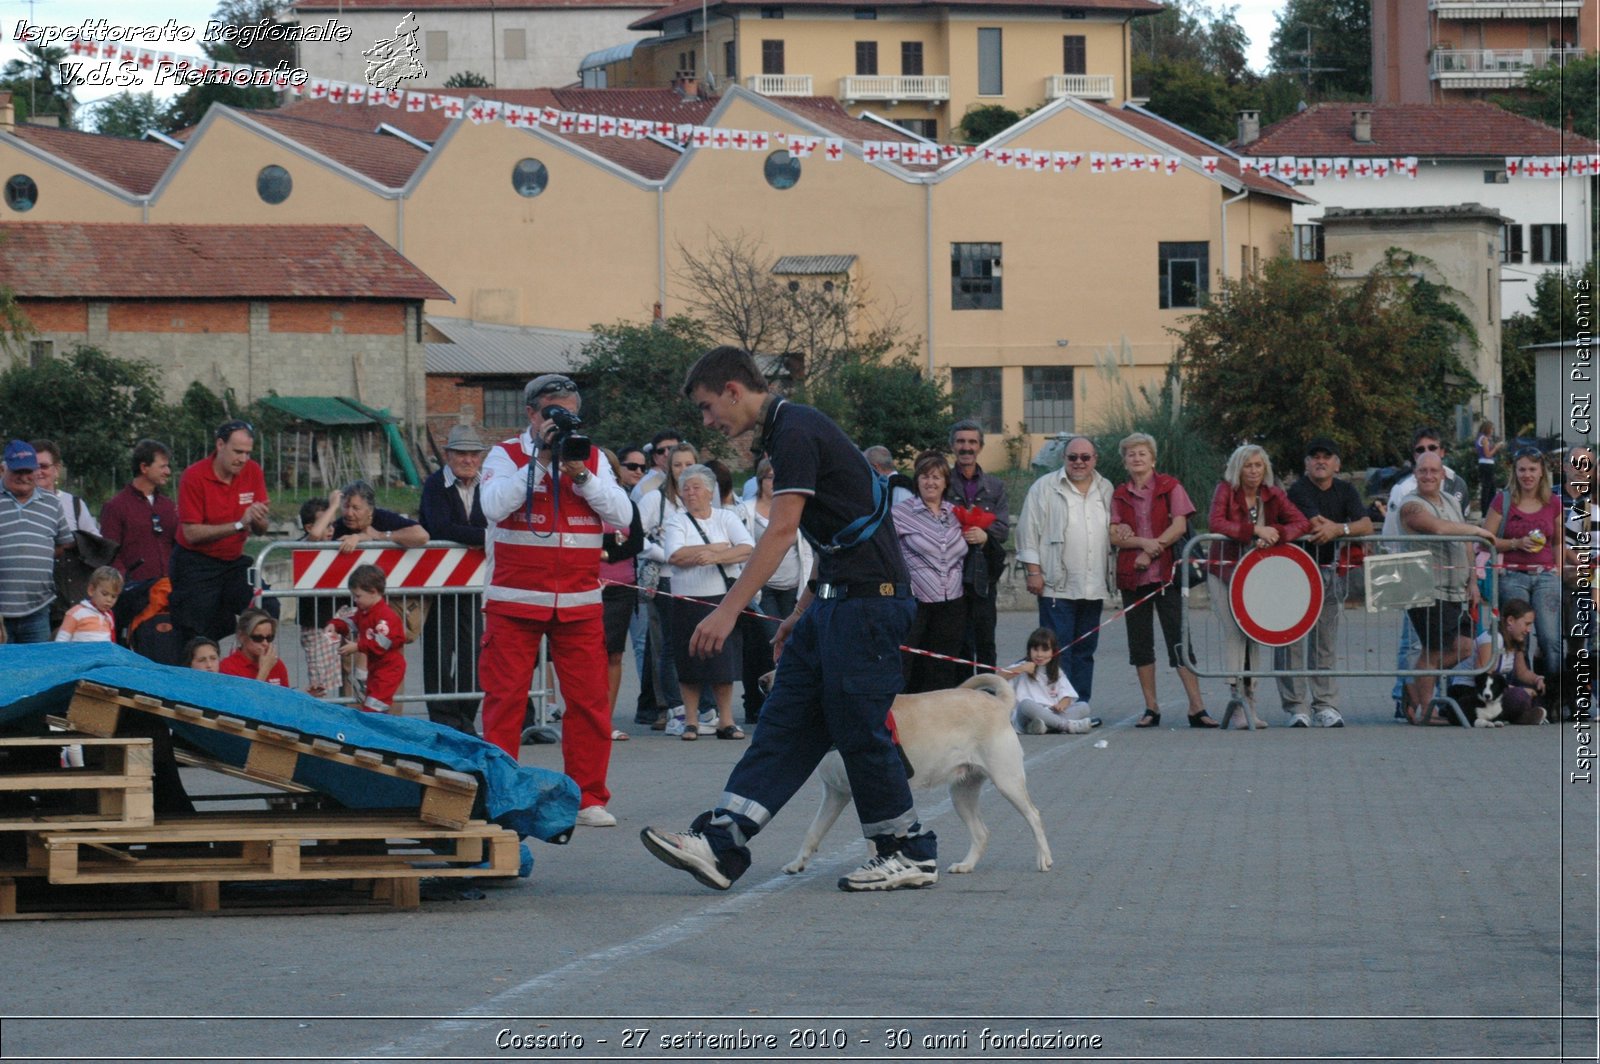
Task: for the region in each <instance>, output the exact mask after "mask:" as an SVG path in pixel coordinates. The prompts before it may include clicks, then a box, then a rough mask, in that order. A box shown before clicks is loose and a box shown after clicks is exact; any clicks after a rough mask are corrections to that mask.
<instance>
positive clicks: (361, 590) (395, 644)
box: [328, 565, 406, 713]
mask: <svg viewBox="0 0 1600 1064" xmlns="http://www.w3.org/2000/svg"><path fill="white" fill-rule="evenodd" d="M347 586H348V587H349V588H350V597H351V598H352V599H354V600H355V604H356V613H355V616H354V617H338V618H335V619H334V621H333V623H332V624H330V625H328V628H329V630H330V631H334V632H338V633H339V634H341V635H344V636H346V637H347V638H349V639H352V640H354V641H353V642H347V643H345V644H344V646H342V647H340V648H339V653H341V654H355V653H361V654H365V655H366V656H367V689H366V695H365V697H364V698H363V699H362V701H361V704H360V706H358V707H357V708H359V709H360V710H362V711H363V712H365V713H398V712H399V709H398V707H396V706H395V705H394V696H395V695H396V694H397V693H398V692H399V690H400V684H401V683H402V682H404V680H405V678H406V626H405V622H404V621H402V620H401V619H400V615H399V614H398V613H396V612H395V611H394V608H393V607H391V606H390V605H389V604H388V603H387V602H385V601H384V598H383V595H384V592H385V591H386V590H387V589H388V582H387V581H386V580H385V578H384V575H383V570H382V569H379V568H378V567H377V566H376V565H358V566H356V567H355V569H353V570H352V571H351V573H350V580H349V583H348V585H347Z"/></svg>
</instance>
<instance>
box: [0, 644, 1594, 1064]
mask: <svg viewBox="0 0 1600 1064" xmlns="http://www.w3.org/2000/svg"><path fill="white" fill-rule="evenodd" d="M1346 616H1347V617H1348V616H1350V614H1349V613H1347V614H1346ZM1197 620H1198V621H1199V622H1200V623H1201V625H1202V626H1204V625H1205V624H1207V623H1209V622H1208V621H1206V620H1205V619H1204V618H1202V617H1197ZM1380 620H1382V618H1380ZM1365 621H1366V619H1362V623H1354V622H1353V623H1352V625H1351V631H1352V633H1353V637H1354V640H1355V642H1356V643H1361V644H1365V645H1363V646H1359V647H1358V646H1354V645H1352V647H1351V652H1352V654H1358V655H1360V656H1361V657H1362V660H1369V661H1383V660H1387V659H1386V658H1385V655H1386V654H1392V649H1390V647H1391V646H1392V643H1391V642H1389V640H1391V639H1392V636H1391V635H1389V634H1388V633H1389V632H1390V628H1389V623H1390V622H1388V621H1384V622H1383V623H1371V624H1367V623H1365ZM1034 624H1035V618H1034V617H1033V616H1032V615H1031V614H1025V613H1006V614H1002V615H1001V619H1000V629H999V635H998V642H999V645H1000V647H1001V649H1002V654H1004V653H1006V652H1008V651H1012V650H1014V651H1015V652H1016V653H1017V654H1018V655H1019V656H1020V652H1021V648H1022V647H1023V645H1024V643H1025V640H1026V637H1027V633H1028V632H1029V631H1030V630H1031V629H1032V628H1033V627H1034ZM1197 643H1199V644H1200V645H1202V646H1204V645H1205V644H1204V640H1203V638H1202V639H1197ZM1096 660H1097V670H1096V691H1095V698H1094V706H1095V712H1096V714H1097V715H1099V716H1102V717H1103V718H1105V721H1106V724H1105V726H1104V727H1103V728H1101V729H1098V730H1096V731H1095V732H1093V733H1091V734H1089V735H1084V736H1064V735H1052V736H1037V737H1035V736H1027V737H1024V738H1023V740H1022V742H1023V745H1024V750H1025V753H1026V755H1027V770H1028V787H1029V791H1030V792H1031V794H1032V797H1033V799H1034V802H1035V803H1036V804H1037V805H1038V806H1039V808H1040V809H1041V811H1042V813H1043V816H1044V821H1045V827H1046V830H1047V832H1048V834H1049V837H1050V842H1051V847H1052V849H1053V851H1054V856H1055V867H1054V869H1053V870H1052V871H1050V872H1049V873H1045V874H1041V873H1039V872H1038V871H1036V870H1035V869H1034V860H1033V847H1032V843H1031V840H1030V838H1029V835H1028V832H1027V830H1026V827H1025V825H1024V824H1023V822H1022V820H1021V818H1020V817H1019V816H1017V815H1016V814H1015V812H1014V811H1013V810H1012V809H1011V808H1010V806H1009V805H1007V804H1006V803H1005V802H1004V800H1003V799H1001V798H1000V797H999V796H998V795H997V794H995V793H994V791H993V789H992V788H986V789H985V792H984V796H983V799H982V812H983V815H984V817H985V820H986V821H987V823H988V824H989V826H990V828H991V829H992V832H993V836H992V838H991V841H990V845H989V850H988V853H987V854H986V855H985V857H984V859H983V860H982V861H981V862H980V863H979V865H978V867H977V869H976V870H975V871H974V872H973V873H972V874H970V875H964V876H954V875H948V874H946V875H942V876H941V878H940V880H939V883H938V884H937V886H935V887H934V888H932V889H929V890H920V891H902V892H897V893H892V894H887V895H846V894H843V893H841V892H840V891H839V890H838V889H837V888H836V886H835V881H836V879H837V878H838V877H839V876H840V875H841V874H842V873H844V872H846V871H849V870H850V869H851V868H853V867H855V866H856V865H857V864H859V863H860V862H861V861H862V860H863V859H864V857H865V855H866V849H865V846H864V844H863V842H862V841H861V839H860V838H859V834H858V832H857V825H856V824H855V822H854V820H853V817H852V814H851V813H849V812H847V813H846V814H845V816H844V817H842V818H841V820H840V822H839V824H837V825H836V826H835V828H834V830H833V831H832V833H830V835H829V836H828V837H827V839H826V840H825V841H824V843H823V848H822V850H821V852H819V854H818V855H817V857H816V859H815V860H814V861H813V863H812V865H811V867H810V868H809V869H808V870H807V871H806V872H805V873H804V874H802V875H799V876H786V875H784V874H783V872H782V871H781V866H782V865H783V864H784V863H785V862H787V861H788V860H790V859H791V858H792V857H793V856H794V854H795V852H796V851H797V849H798V847H799V843H800V840H801V838H802V837H803V835H804V833H805V829H806V827H807V826H808V825H809V823H810V820H811V816H812V813H813V812H814V810H815V806H816V803H817V801H818V797H819V794H820V788H819V787H818V785H817V784H816V783H815V782H814V781H813V782H812V783H809V784H808V785H807V786H806V788H805V789H804V790H802V792H801V793H800V794H799V795H798V796H797V797H796V799H795V800H794V802H793V803H792V804H791V806H790V807H789V808H787V809H785V810H784V811H783V812H782V813H781V814H780V815H779V816H778V817H777V818H776V820H775V821H774V822H773V823H772V825H771V826H770V827H769V828H768V830H767V831H765V832H763V833H762V835H761V836H760V837H759V838H758V839H757V840H756V841H755V844H754V849H755V855H756V860H755V864H754V866H753V867H752V868H751V870H750V872H749V873H748V874H747V875H746V876H745V877H744V878H743V879H742V880H741V881H740V882H738V883H737V884H735V886H734V889H733V890H731V891H728V892H725V893H723V892H716V891H711V890H707V889H706V888H704V887H701V886H699V885H698V884H696V883H695V882H694V881H693V880H692V879H691V878H690V877H689V876H687V875H685V874H683V873H681V872H677V871H674V870H672V869H670V868H668V867H666V866H665V865H662V864H661V863H659V862H658V861H656V860H655V859H654V858H652V857H650V856H649V855H648V854H647V853H646V852H645V850H644V849H643V847H642V846H641V844H640V842H639V839H638V833H639V830H640V829H641V828H642V827H644V826H645V825H649V824H656V825H662V826H667V827H678V826H683V825H686V824H687V823H688V821H689V819H690V818H691V817H692V816H693V815H694V814H695V813H697V812H699V811H700V810H701V809H704V808H706V807H708V806H709V805H710V804H711V803H712V802H713V801H714V800H715V798H716V796H717V795H718V794H719V793H720V789H721V786H722V783H723V780H724V778H725V776H726V774H727V772H728V770H729V769H730V768H731V766H732V765H733V763H734V761H735V760H736V759H737V758H738V756H739V754H740V753H741V752H742V750H743V749H744V746H745V744H744V743H741V742H722V741H717V740H715V739H712V738H709V737H708V738H704V739H702V740H701V741H699V742H696V743H686V742H682V741H680V740H677V739H669V738H666V737H664V736H663V735H662V734H661V733H659V732H657V733H652V732H650V731H649V730H648V729H647V728H641V727H638V726H635V725H634V724H633V723H632V717H633V714H632V706H633V691H634V690H635V686H634V681H633V677H632V671H633V670H632V667H631V665H630V666H628V668H627V670H626V671H627V680H626V682H625V685H624V691H623V694H622V697H621V699H620V701H619V710H618V713H617V724H618V726H619V727H621V728H623V729H624V730H626V731H628V732H630V733H631V735H632V738H631V740H630V741H628V742H626V743H618V744H616V745H615V747H614V753H613V759H612V765H611V774H610V781H611V787H612V790H613V792H614V795H615V797H614V799H613V802H612V805H611V809H612V811H613V812H614V813H615V814H616V815H617V817H618V818H619V820H620V822H621V823H620V824H619V826H618V827H615V828H608V829H582V828H580V829H578V831H577V833H576V835H575V836H574V838H573V840H572V841H571V843H570V844H568V845H566V846H559V847H558V846H550V845H544V844H540V843H534V844H532V845H533V849H534V854H535V857H536V862H537V863H536V865H535V868H534V871H533V875H532V877H531V878H530V879H527V880H522V881H516V882H515V883H514V884H511V885H504V884H498V885H496V884H469V885H467V886H466V887H465V888H464V887H463V884H462V883H461V882H460V881H454V880H439V881H432V882H430V883H428V884H425V886H424V891H423V898H424V900H423V904H422V907H421V908H420V909H419V910H417V911H414V912H406V913H359V914H352V915H293V916H258V917H237V918H225V919H224V918H201V917H188V918H177V919H160V920H154V919H152V920H90V921H51V922H18V923H8V924H4V925H0V927H3V930H0V943H3V945H4V951H3V956H4V957H6V958H7V963H5V964H4V965H3V966H0V1003H3V1004H0V1012H3V1013H4V1015H5V1017H6V1019H5V1020H4V1021H3V1027H0V1059H8V1060H9V1059H18V1060H21V1059H67V1058H71V1059H80V1060H118V1061H121V1060H133V1059H142V1060H193V1059H218V1058H226V1059H237V1060H267V1059H292V1060H382V1059H410V1060H491V1059H495V1060H498V1059H507V1058H513V1057H518V1056H532V1057H542V1058H545V1059H566V1060H579V1059H582V1060H602V1059H605V1060H610V1059H633V1060H661V1061H669V1060H670V1061H690V1060H740V1061H758V1060H797V1059H805V1060H825V1059H826V1060H841V1059H851V1060H867V1059H874V1060H890V1059H892V1060H946V1059H948V1060H956V1059H983V1060H1030V1061H1031V1060H1066V1059H1106V1060H1155V1059H1159V1060H1230V1061H1231V1060H1305V1059H1362V1060H1402V1059H1403V1060H1424V1059H1425V1060H1444V1059H1452V1060H1497V1061H1498V1060H1568V1059H1571V1060H1593V1059H1595V1054H1596V1037H1595V1032H1596V999H1597V995H1596V970H1597V969H1596V960H1597V950H1596V935H1597V928H1600V924H1597V908H1596V892H1597V883H1600V880H1597V875H1596V873H1597V861H1596V832H1597V824H1600V819H1597V804H1596V795H1597V792H1596V789H1595V785H1594V783H1593V781H1592V777H1591V778H1590V779H1589V780H1587V781H1585V780H1582V779H1577V780H1575V779H1574V773H1581V772H1582V771H1584V770H1583V769H1582V768H1580V757H1581V756H1582V754H1581V752H1580V743H1581V742H1586V741H1587V740H1586V739H1584V736H1583V734H1582V733H1580V732H1579V731H1577V730H1575V729H1574V727H1573V726H1572V725H1570V724H1569V725H1564V726H1547V727H1536V728H1535V727H1523V728H1503V729H1494V730H1476V729H1475V730H1467V731H1463V730H1461V729H1455V728H1417V727H1409V726H1405V725H1403V724H1397V723H1395V722H1394V721H1393V719H1392V712H1393V707H1392V703H1391V701H1390V698H1389V683H1388V682H1387V681H1384V680H1380V679H1360V680H1345V681H1344V682H1343V699H1342V700H1343V706H1344V713H1345V719H1346V721H1347V727H1345V728H1342V729H1337V730H1331V729H1310V730H1301V729H1289V728H1287V727H1284V726H1283V725H1284V717H1283V715H1282V712H1281V710H1279V708H1278V705H1277V698H1276V695H1275V693H1273V692H1272V691H1271V690H1270V688H1269V689H1268V690H1266V691H1264V692H1263V694H1262V696H1261V698H1260V708H1261V710H1262V715H1263V716H1264V717H1265V718H1266V719H1267V720H1268V721H1269V722H1270V723H1271V724H1272V727H1270V728H1269V729H1267V730H1265V731H1258V732H1249V733H1246V732H1240V731H1234V732H1229V733H1226V734H1223V733H1219V732H1216V731H1195V730H1191V729H1189V728H1188V727H1187V726H1186V723H1185V720H1184V717H1183V714H1182V711H1181V709H1180V708H1179V707H1181V705H1182V701H1181V698H1180V697H1179V692H1178V688H1177V683H1176V679H1175V677H1174V676H1173V675H1172V673H1171V672H1170V671H1168V670H1167V669H1166V667H1165V663H1164V662H1163V663H1162V664H1161V665H1160V666H1159V667H1158V674H1159V676H1160V683H1161V688H1162V694H1163V698H1164V702H1165V704H1166V705H1167V706H1168V707H1170V708H1169V711H1168V713H1167V715H1166V716H1165V718H1164V719H1163V723H1162V727H1161V728H1159V729H1152V730H1143V731H1139V730H1135V729H1133V728H1132V723H1133V721H1134V719H1136V717H1137V715H1138V711H1139V710H1140V708H1141V706H1142V702H1141V699H1140V697H1139V694H1138V691H1137V687H1136V685H1135V684H1134V678H1133V673H1132V670H1131V668H1130V667H1129V666H1128V665H1127V652H1126V641H1125V635H1124V633H1123V628H1122V625H1121V624H1120V623H1119V622H1115V621H1113V622H1111V623H1110V624H1108V626H1107V628H1106V630H1105V632H1104V633H1103V637H1102V640H1101V643H1100V648H1099V651H1098V653H1097V655H1096ZM1202 684H1203V689H1204V690H1205V692H1206V695H1207V700H1208V704H1209V705H1210V707H1211V709H1212V712H1213V714H1218V713H1219V712H1220V710H1221V708H1222V704H1223V702H1224V693H1225V687H1224V686H1223V684H1222V683H1221V681H1219V680H1214V679H1208V680H1204V681H1202ZM417 709H418V710H419V711H420V707H417ZM1589 745H1592V743H1590V744H1589ZM522 759H523V761H524V762H525V763H528V764H538V765H543V766H546V767H550V768H557V769H559V767H560V753H559V749H558V748H556V747H552V746H530V747H525V748H524V750H523V755H522ZM188 771H191V770H186V772H188ZM192 781H193V783H194V785H195V786H196V787H197V788H203V787H205V786H206V785H207V784H206V783H205V782H204V781H202V780H200V779H199V778H197V777H196V778H192ZM224 785H225V786H236V781H228V783H227V784H224ZM919 809H920V810H921V814H922V817H923V821H924V823H925V824H927V825H929V826H931V827H933V828H934V829H935V830H937V831H938V832H939V834H940V836H941V840H942V842H943V848H942V849H943V854H944V858H945V860H946V861H949V860H952V859H954V857H955V856H959V855H960V854H961V853H962V852H964V849H965V844H966V830H965V828H964V827H963V826H962V824H961V823H960V821H959V819H958V818H957V817H956V816H955V814H954V813H953V811H952V810H951V808H950V803H949V800H948V798H947V797H946V796H945V795H943V794H939V793H930V792H919ZM952 855H954V856H952ZM480 895H481V896H480ZM769 1038H771V1039H772V1041H771V1042H770V1043H769V1042H768V1039H769Z"/></svg>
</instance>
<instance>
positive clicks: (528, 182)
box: [511, 159, 550, 198]
mask: <svg viewBox="0 0 1600 1064" xmlns="http://www.w3.org/2000/svg"><path fill="white" fill-rule="evenodd" d="M549 184H550V171H549V170H548V169H546V167H545V165H544V163H542V162H540V161H539V160H538V159H523V160H521V161H520V162H518V163H517V165H515V166H513V167H512V168H511V187H512V188H514V189H516V190H517V195H519V196H528V197H530V198H531V197H533V196H537V195H538V194H539V193H541V192H543V191H544V190H545V186H547V185H549Z"/></svg>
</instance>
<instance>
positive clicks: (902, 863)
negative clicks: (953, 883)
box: [839, 853, 939, 893]
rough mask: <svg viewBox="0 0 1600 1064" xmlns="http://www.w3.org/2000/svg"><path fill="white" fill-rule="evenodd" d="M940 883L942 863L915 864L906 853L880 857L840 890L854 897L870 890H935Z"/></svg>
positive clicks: (848, 878)
mask: <svg viewBox="0 0 1600 1064" xmlns="http://www.w3.org/2000/svg"><path fill="white" fill-rule="evenodd" d="M937 882H939V862H937V861H913V860H911V859H909V858H908V857H906V856H905V854H902V853H891V854H889V855H888V856H882V855H879V856H877V857H874V858H873V859H872V860H870V861H868V862H867V863H866V864H864V865H862V866H861V867H860V868H858V869H856V870H855V871H854V872H851V873H850V874H849V875H847V876H843V877H841V878H840V880H839V889H840V890H843V891H849V892H851V893H854V892H857V891H866V890H906V889H909V888H913V887H931V886H933V885H934V884H935V883H937Z"/></svg>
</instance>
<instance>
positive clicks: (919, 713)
mask: <svg viewBox="0 0 1600 1064" xmlns="http://www.w3.org/2000/svg"><path fill="white" fill-rule="evenodd" d="M1015 700H1016V696H1015V695H1014V694H1013V693H1012V691H1011V685H1010V684H1009V683H1007V682H1006V681H1005V680H1003V679H1001V678H1000V677H998V676H995V675H994V674H992V673H984V674H982V675H980V676H974V677H972V679H970V680H968V681H967V682H966V683H964V684H962V685H961V686H960V687H952V688H950V689H949V690H947V691H929V692H927V693H925V694H920V695H900V696H899V697H897V698H896V699H895V700H894V707H893V708H894V723H895V730H896V731H897V732H899V735H900V746H901V748H902V749H903V750H904V751H905V755H906V758H907V760H909V761H910V762H911V767H912V768H913V769H914V770H915V772H916V775H914V776H913V777H912V778H911V785H912V786H913V787H916V788H919V789H926V788H931V787H937V786H939V785H941V784H949V785H950V801H951V803H952V804H953V805H954V806H955V809H956V812H957V813H959V814H961V819H962V820H963V821H965V822H966V825H967V830H968V831H969V832H971V834H972V846H971V848H970V849H969V850H968V851H967V855H966V856H965V857H963V858H962V859H961V860H960V861H957V862H956V863H955V864H953V865H951V866H950V868H949V871H951V872H956V873H959V872H970V871H972V869H973V866H974V865H976V864H977V863H978V858H980V857H982V856H983V851H984V849H985V847H987V846H988V843H989V829H988V827H987V826H985V824H984V822H983V819H982V818H981V817H979V816H978V792H979V791H980V790H981V789H982V788H983V781H984V780H985V779H988V780H991V781H992V782H993V783H994V788H995V790H997V791H999V792H1000V793H1001V794H1002V795H1004V796H1005V799H1006V801H1008V802H1010V803H1011V804H1012V805H1013V806H1015V807H1016V810H1017V812H1019V813H1021V814H1022V818H1023V819H1024V820H1026V821H1027V822H1028V827H1030V828H1032V829H1033V841H1034V843H1035V844H1036V846H1037V850H1038V864H1039V871H1041V872H1048V871H1049V870H1050V865H1051V863H1052V858H1051V856H1050V843H1049V842H1048V841H1047V840H1046V839H1045V837H1044V822H1043V821H1042V820H1041V819H1040V818H1039V810H1038V809H1037V808H1036V807H1035V806H1034V804H1033V800H1032V799H1031V798H1029V797H1028V785H1027V780H1026V779H1025V778H1024V773H1023V769H1022V744H1021V743H1020V742H1018V741H1017V733H1016V732H1015V731H1013V730H1012V728H1011V707H1012V704H1013V703H1014V702H1015ZM817 775H818V776H819V777H821V779H822V785H823V787H825V788H826V791H825V793H824V794H823V796H822V807H821V808H820V809H818V810H817V816H816V819H815V820H813V821H812V822H811V829H810V830H809V831H807V832H806V841H805V842H804V843H802V844H801V846H800V853H799V855H798V856H797V857H795V859H794V860H793V861H791V862H789V863H788V864H786V865H784V866H783V870H784V871H785V872H788V873H790V874H791V875H792V874H794V873H796V872H799V871H802V870H803V869H804V868H805V867H806V864H807V863H808V862H810V860H811V858H812V856H813V855H814V854H815V853H816V852H817V847H818V846H820V845H821V844H822V837H823V836H824V835H826V834H827V833H828V829H829V828H831V827H833V822H834V821H835V820H838V819H839V814H840V813H842V812H844V810H845V807H846V806H848V805H849V804H850V780H849V778H848V777H847V776H846V775H845V770H844V759H843V758H841V757H840V756H839V752H838V751H837V750H830V751H829V752H828V755H827V756H826V757H824V758H823V759H822V763H821V764H820V765H818V766H817Z"/></svg>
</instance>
